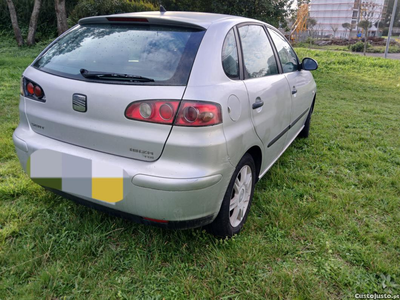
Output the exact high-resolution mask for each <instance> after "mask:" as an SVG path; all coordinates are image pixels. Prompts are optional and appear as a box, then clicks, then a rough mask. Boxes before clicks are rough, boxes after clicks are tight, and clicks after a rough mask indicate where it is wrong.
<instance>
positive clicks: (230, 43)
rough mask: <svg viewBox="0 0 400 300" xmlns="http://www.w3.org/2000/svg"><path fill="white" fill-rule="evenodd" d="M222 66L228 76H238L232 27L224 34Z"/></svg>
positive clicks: (236, 52) (236, 54)
mask: <svg viewBox="0 0 400 300" xmlns="http://www.w3.org/2000/svg"><path fill="white" fill-rule="evenodd" d="M222 67H223V68H224V71H225V74H226V75H227V76H228V77H229V78H232V79H238V78H239V58H238V51H237V45H236V38H235V33H234V32H233V29H231V30H230V31H229V32H228V34H227V35H226V38H225V41H224V45H223V46H222Z"/></svg>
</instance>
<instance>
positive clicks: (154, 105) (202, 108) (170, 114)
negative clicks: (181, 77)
mask: <svg viewBox="0 0 400 300" xmlns="http://www.w3.org/2000/svg"><path fill="white" fill-rule="evenodd" d="M178 107H179V111H178ZM177 111H178V112H177ZM175 116H176V118H175ZM125 117H127V118H128V119H132V120H137V121H145V122H152V123H161V124H172V123H173V122H174V119H175V125H178V126H195V127H200V126H210V125H216V124H220V123H222V114H221V106H220V105H219V104H218V103H212V102H205V101H182V102H181V103H180V105H179V101H177V100H145V101H136V102H133V103H131V104H130V105H129V106H128V107H127V108H126V110H125Z"/></svg>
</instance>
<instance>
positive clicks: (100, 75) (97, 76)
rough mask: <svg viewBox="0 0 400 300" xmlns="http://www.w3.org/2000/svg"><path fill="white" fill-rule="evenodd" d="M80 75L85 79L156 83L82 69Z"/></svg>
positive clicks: (138, 78)
mask: <svg viewBox="0 0 400 300" xmlns="http://www.w3.org/2000/svg"><path fill="white" fill-rule="evenodd" d="M80 73H81V75H82V76H83V77H85V78H95V79H106V80H107V79H108V80H109V79H111V80H112V79H113V78H115V79H126V80H128V81H141V82H154V79H152V78H147V77H143V76H138V75H131V74H122V73H107V72H95V71H88V70H86V69H81V70H80Z"/></svg>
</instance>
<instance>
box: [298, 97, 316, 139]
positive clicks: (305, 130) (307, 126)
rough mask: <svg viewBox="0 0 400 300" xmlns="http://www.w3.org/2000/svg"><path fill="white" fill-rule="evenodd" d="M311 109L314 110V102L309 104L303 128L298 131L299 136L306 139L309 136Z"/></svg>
mask: <svg viewBox="0 0 400 300" xmlns="http://www.w3.org/2000/svg"><path fill="white" fill-rule="evenodd" d="M313 111H314V103H313V104H312V105H311V108H310V112H309V113H308V116H307V119H306V122H305V123H304V128H303V130H302V131H300V133H299V138H303V139H306V138H308V137H309V136H310V125H311V115H312V113H313Z"/></svg>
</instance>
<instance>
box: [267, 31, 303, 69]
mask: <svg viewBox="0 0 400 300" xmlns="http://www.w3.org/2000/svg"><path fill="white" fill-rule="evenodd" d="M269 33H270V34H271V38H272V41H273V42H274V44H275V47H276V50H277V51H278V56H279V59H280V60H281V63H282V69H283V73H290V72H294V71H297V70H298V60H297V55H296V53H295V52H294V50H293V49H292V47H291V46H290V45H289V43H288V42H287V41H286V40H285V38H284V37H283V36H282V35H281V34H279V33H277V32H276V31H275V30H271V29H269Z"/></svg>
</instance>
